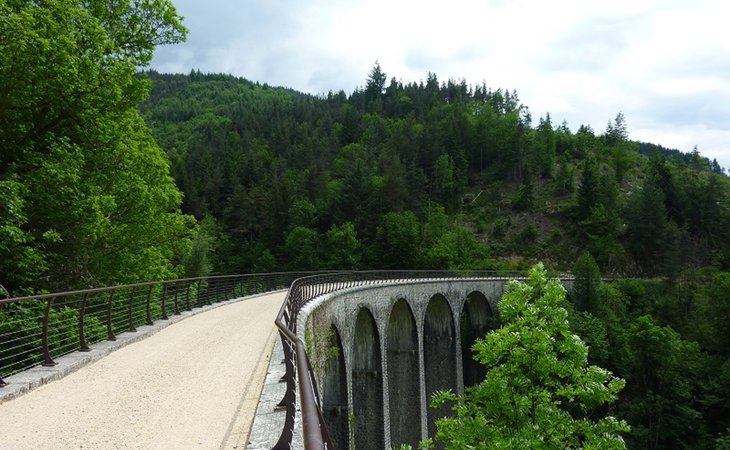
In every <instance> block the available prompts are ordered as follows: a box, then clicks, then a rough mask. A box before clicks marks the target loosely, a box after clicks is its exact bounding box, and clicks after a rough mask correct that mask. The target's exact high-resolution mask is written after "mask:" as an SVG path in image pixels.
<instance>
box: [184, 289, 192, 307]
mask: <svg viewBox="0 0 730 450" xmlns="http://www.w3.org/2000/svg"><path fill="white" fill-rule="evenodd" d="M191 284H192V283H186V284H185V309H187V310H188V311H192V310H193V308H191V307H190V285H191Z"/></svg>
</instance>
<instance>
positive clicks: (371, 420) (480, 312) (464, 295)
mask: <svg viewBox="0 0 730 450" xmlns="http://www.w3.org/2000/svg"><path fill="white" fill-rule="evenodd" d="M507 281H508V280H507V279H506V278H493V279H452V280H443V279H441V280H431V281H429V280H420V281H415V280H414V281H392V282H388V283H387V284H375V285H363V286H357V287H351V288H347V289H343V290H337V291H334V292H331V293H329V294H326V295H322V296H319V297H317V298H315V299H314V300H312V301H310V302H309V303H308V304H307V305H306V306H304V308H303V309H302V311H301V313H300V314H299V317H298V324H297V329H298V330H299V331H298V334H299V337H300V338H301V339H303V340H304V342H305V343H306V346H307V353H308V354H309V357H310V364H311V366H312V369H313V372H314V374H315V379H316V381H317V384H318V386H319V392H320V405H321V409H322V414H323V417H324V420H325V423H326V424H327V427H328V428H329V431H330V434H331V436H332V440H333V443H334V445H335V448H337V449H348V448H352V447H353V446H354V448H357V449H389V448H398V447H399V446H400V445H401V444H409V445H411V446H412V448H414V449H415V448H417V446H418V442H419V441H421V440H422V439H424V438H426V437H429V436H433V435H434V433H435V420H436V418H437V417H441V416H444V415H447V414H449V412H450V411H448V410H447V411H440V410H436V409H433V408H430V407H429V405H428V403H429V399H430V397H431V395H432V394H433V393H434V392H436V391H439V390H445V389H451V390H453V391H455V392H458V393H463V392H464V388H465V387H468V386H470V385H474V384H476V383H477V382H478V381H479V380H481V379H483V377H484V375H485V373H484V369H483V367H482V366H481V365H479V364H478V363H476V362H474V361H473V359H472V353H471V347H472V345H473V344H474V342H475V341H476V339H477V338H479V337H482V336H484V335H485V334H486V332H487V331H488V330H490V329H492V328H494V327H496V326H497V325H498V323H499V310H498V308H497V302H498V300H499V299H500V298H501V296H502V292H503V290H504V287H505V285H506V283H507ZM562 282H563V285H564V286H565V287H566V290H568V291H569V292H570V291H571V290H572V287H573V286H572V285H573V281H572V279H564V280H562Z"/></svg>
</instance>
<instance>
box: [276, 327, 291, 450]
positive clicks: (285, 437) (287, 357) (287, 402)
mask: <svg viewBox="0 0 730 450" xmlns="http://www.w3.org/2000/svg"><path fill="white" fill-rule="evenodd" d="M279 335H280V337H281V344H282V348H283V349H284V362H285V363H286V375H285V376H284V378H285V379H286V380H285V381H286V393H285V394H284V398H282V399H281V401H280V402H279V404H278V405H276V406H277V407H284V408H286V415H285V418H284V428H283V429H282V430H281V434H280V435H279V440H278V441H277V442H276V444H275V445H274V446H273V447H272V450H290V449H291V441H292V438H293V437H294V418H295V416H296V404H295V401H296V398H295V397H296V384H295V381H294V355H293V353H294V352H293V349H292V347H291V345H292V344H291V343H290V342H289V339H287V338H286V337H284V333H283V332H281V331H279Z"/></svg>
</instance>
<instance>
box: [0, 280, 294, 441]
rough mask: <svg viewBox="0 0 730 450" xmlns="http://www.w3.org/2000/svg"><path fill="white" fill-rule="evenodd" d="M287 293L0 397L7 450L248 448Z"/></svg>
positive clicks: (196, 321)
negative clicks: (13, 396) (10, 397)
mask: <svg viewBox="0 0 730 450" xmlns="http://www.w3.org/2000/svg"><path fill="white" fill-rule="evenodd" d="M284 296H285V293H277V294H271V295H266V296H262V297H256V298H252V299H248V300H244V301H240V302H236V303H232V304H230V305H226V306H222V307H220V308H216V309H213V310H211V311H208V312H205V313H203V314H198V315H195V316H192V317H189V318H187V319H185V320H183V321H181V322H180V323H177V324H174V325H172V326H170V327H167V328H165V329H164V330H162V331H160V332H159V333H157V334H155V335H153V336H151V337H149V338H147V339H145V340H143V341H140V342H137V343H134V344H130V345H128V346H126V347H124V348H122V349H120V350H117V351H115V352H114V353H112V354H110V355H109V356H107V357H105V358H103V359H101V360H99V361H97V362H95V363H93V364H91V365H89V366H86V367H83V368H81V369H79V370H78V371H76V372H74V373H72V374H70V375H68V376H67V377H65V378H63V379H61V380H58V381H54V382H52V383H50V384H47V385H44V386H41V387H39V388H37V389H35V390H33V391H31V392H29V393H27V394H25V395H23V396H21V397H19V398H16V399H14V400H11V401H8V402H6V403H2V404H0V449H13V450H15V449H82V448H83V449H218V448H226V449H233V448H238V449H243V448H245V447H246V442H247V440H248V433H249V430H250V427H251V422H252V421H253V416H254V413H255V411H256V405H257V403H258V398H259V394H260V392H261V387H262V385H263V382H264V378H265V376H266V370H267V368H268V362H269V358H270V356H271V349H272V346H273V342H274V337H275V336H276V333H275V327H274V318H275V316H276V313H277V311H278V310H279V307H280V306H281V303H282V301H283V300H284Z"/></svg>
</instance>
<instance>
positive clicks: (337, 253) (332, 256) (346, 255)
mask: <svg viewBox="0 0 730 450" xmlns="http://www.w3.org/2000/svg"><path fill="white" fill-rule="evenodd" d="M324 250H325V254H324V255H323V256H322V259H323V260H324V261H325V264H326V266H327V268H328V269H346V270H352V269H357V268H358V267H359V266H360V259H361V257H362V246H361V245H360V242H359V241H358V240H357V233H356V232H355V226H354V225H353V224H352V223H351V222H345V223H343V224H342V225H340V226H339V227H338V226H336V225H332V228H330V229H329V231H327V233H326V234H325V236H324Z"/></svg>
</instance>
